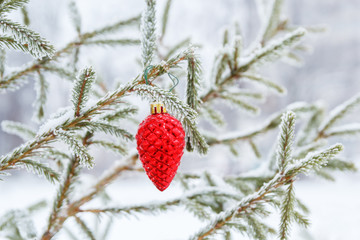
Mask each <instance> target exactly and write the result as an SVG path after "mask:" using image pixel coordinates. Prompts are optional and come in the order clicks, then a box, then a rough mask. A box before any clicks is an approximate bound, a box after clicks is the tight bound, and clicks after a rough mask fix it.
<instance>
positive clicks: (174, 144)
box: [136, 102, 185, 191]
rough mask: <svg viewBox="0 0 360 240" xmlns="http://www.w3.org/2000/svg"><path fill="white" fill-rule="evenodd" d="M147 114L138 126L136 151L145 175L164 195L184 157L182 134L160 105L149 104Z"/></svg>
mask: <svg viewBox="0 0 360 240" xmlns="http://www.w3.org/2000/svg"><path fill="white" fill-rule="evenodd" d="M151 113H152V114H151V115H150V116H148V117H147V118H146V119H145V120H144V121H143V122H142V123H141V124H140V126H139V130H138V132H137V134H136V140H137V150H138V151H139V155H140V160H141V162H142V164H143V167H144V169H145V172H146V174H147V175H148V177H149V178H150V180H151V181H152V182H153V183H154V185H155V186H156V187H157V188H158V189H159V190H160V191H164V190H165V189H166V188H167V187H168V186H169V185H170V183H171V181H172V180H173V178H174V177H175V174H176V171H177V169H178V167H179V164H180V159H181V157H182V155H183V153H184V147H185V132H184V129H183V128H182V125H181V122H180V121H179V120H177V119H176V118H175V117H173V116H171V115H170V114H168V113H167V112H166V109H165V107H164V105H163V104H162V103H157V102H155V103H152V104H151Z"/></svg>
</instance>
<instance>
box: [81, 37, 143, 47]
mask: <svg viewBox="0 0 360 240" xmlns="http://www.w3.org/2000/svg"><path fill="white" fill-rule="evenodd" d="M139 44H140V40H138V39H130V38H129V39H96V40H86V41H84V42H83V43H82V45H84V46H91V45H95V46H101V47H103V46H109V47H116V46H131V45H139Z"/></svg>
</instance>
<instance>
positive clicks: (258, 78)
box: [241, 73, 286, 95]
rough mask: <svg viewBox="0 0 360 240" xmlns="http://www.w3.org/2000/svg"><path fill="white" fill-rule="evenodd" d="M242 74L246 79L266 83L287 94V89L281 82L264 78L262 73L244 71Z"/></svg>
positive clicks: (272, 88) (278, 91) (273, 88)
mask: <svg viewBox="0 0 360 240" xmlns="http://www.w3.org/2000/svg"><path fill="white" fill-rule="evenodd" d="M241 76H242V77H243V78H244V79H245V80H249V81H253V82H256V83H258V84H261V85H264V86H266V87H268V88H269V89H271V90H273V91H274V92H276V93H278V94H281V95H283V94H286V89H285V88H284V87H283V86H280V85H279V84H277V83H275V82H273V81H270V80H267V79H264V78H262V77H261V76H260V75H256V74H247V73H244V74H241Z"/></svg>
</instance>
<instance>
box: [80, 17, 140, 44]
mask: <svg viewBox="0 0 360 240" xmlns="http://www.w3.org/2000/svg"><path fill="white" fill-rule="evenodd" d="M140 18H141V16H140V15H138V16H135V17H132V18H129V19H127V20H121V21H118V22H116V23H113V24H110V25H108V26H105V27H102V28H99V29H97V30H94V31H92V32H87V33H84V34H82V35H81V37H80V39H82V40H88V39H91V38H94V37H97V36H101V35H104V34H109V33H113V32H115V31H118V30H119V29H121V28H123V27H128V26H138V25H139V22H140Z"/></svg>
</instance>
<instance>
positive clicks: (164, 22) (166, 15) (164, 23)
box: [160, 0, 172, 41]
mask: <svg viewBox="0 0 360 240" xmlns="http://www.w3.org/2000/svg"><path fill="white" fill-rule="evenodd" d="M171 3H172V0H167V1H166V5H165V9H164V13H163V16H162V26H161V37H160V41H162V39H163V38H164V36H165V33H166V27H167V24H168V19H169V11H170V7H171Z"/></svg>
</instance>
